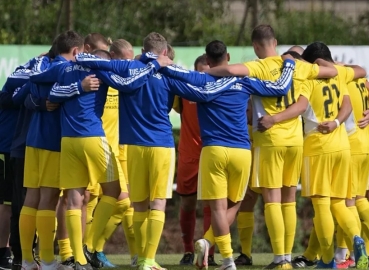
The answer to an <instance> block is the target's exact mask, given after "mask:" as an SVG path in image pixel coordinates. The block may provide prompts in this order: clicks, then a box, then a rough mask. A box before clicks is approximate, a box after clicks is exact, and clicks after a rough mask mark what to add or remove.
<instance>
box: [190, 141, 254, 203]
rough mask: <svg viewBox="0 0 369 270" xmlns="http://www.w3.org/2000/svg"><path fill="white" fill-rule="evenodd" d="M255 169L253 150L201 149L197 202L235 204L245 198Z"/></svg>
mask: <svg viewBox="0 0 369 270" xmlns="http://www.w3.org/2000/svg"><path fill="white" fill-rule="evenodd" d="M250 170H251V151H250V150H248V149H241V148H231V147H222V146H206V147H203V148H202V150H201V155H200V164H199V179H198V184H197V199H199V200H216V199H224V198H228V199H229V200H231V201H233V202H239V201H242V200H243V198H244V197H245V193H246V189H247V183H248V182H249V177H250Z"/></svg>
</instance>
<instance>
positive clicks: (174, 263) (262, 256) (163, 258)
mask: <svg viewBox="0 0 369 270" xmlns="http://www.w3.org/2000/svg"><path fill="white" fill-rule="evenodd" d="M236 255H237V254H235V256H236ZM182 256H183V254H168V255H166V254H159V255H157V256H156V261H157V262H158V263H159V264H160V265H161V266H162V267H165V268H167V269H168V270H172V269H173V270H190V269H191V270H194V269H195V267H194V266H180V265H179V261H180V260H181V258H182ZM107 257H108V259H109V260H110V261H111V262H112V263H113V264H115V265H117V266H118V268H115V269H122V270H123V269H124V270H126V269H133V268H130V267H129V264H130V257H129V256H128V255H107ZM252 258H253V263H254V265H253V266H249V267H247V266H244V267H241V266H239V267H237V269H262V268H264V266H266V265H268V264H269V263H271V261H272V259H273V254H271V253H257V254H252ZM215 260H216V262H217V263H218V264H220V260H221V256H220V255H219V254H215ZM215 268H216V267H209V269H215Z"/></svg>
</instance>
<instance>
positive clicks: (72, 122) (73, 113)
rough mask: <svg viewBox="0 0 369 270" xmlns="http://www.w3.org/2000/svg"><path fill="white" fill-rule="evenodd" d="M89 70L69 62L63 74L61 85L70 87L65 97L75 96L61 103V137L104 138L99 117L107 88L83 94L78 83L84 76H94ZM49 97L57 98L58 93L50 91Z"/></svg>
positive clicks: (103, 86)
mask: <svg viewBox="0 0 369 270" xmlns="http://www.w3.org/2000/svg"><path fill="white" fill-rule="evenodd" d="M95 73H96V72H91V70H90V69H89V68H84V67H83V66H81V65H79V64H77V63H73V62H69V65H67V66H66V67H65V72H64V74H63V79H62V81H63V85H66V86H68V87H69V86H70V91H69V92H68V93H66V94H65V95H71V94H73V92H74V94H75V92H79V93H80V94H76V95H75V96H74V97H72V98H70V99H68V100H66V101H65V102H63V103H62V120H61V126H62V136H63V137H95V136H105V133H104V131H103V128H102V121H101V116H102V114H103V111H104V105H105V101H106V95H107V92H108V86H107V85H106V84H101V85H100V87H99V90H98V91H93V92H84V91H83V90H82V89H81V88H80V87H81V85H80V83H76V82H80V81H82V80H83V79H84V78H85V77H86V76H88V75H90V74H95ZM51 92H52V93H51V95H55V96H59V95H60V94H59V93H56V92H55V91H53V90H52V91H51Z"/></svg>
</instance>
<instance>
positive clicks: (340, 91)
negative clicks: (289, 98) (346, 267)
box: [277, 42, 368, 269]
mask: <svg viewBox="0 0 369 270" xmlns="http://www.w3.org/2000/svg"><path fill="white" fill-rule="evenodd" d="M302 56H303V58H304V59H305V60H307V61H308V62H314V61H316V59H317V58H318V57H320V58H322V59H324V60H326V61H329V62H331V63H334V62H333V59H332V56H331V53H330V51H329V49H328V47H327V46H326V45H325V44H323V43H320V42H314V43H312V44H310V45H309V46H308V47H307V48H306V50H305V51H304V53H303V55H302ZM336 68H337V69H338V72H339V74H338V76H337V77H336V78H335V79H330V80H311V81H306V82H304V83H303V84H302V96H303V97H302V98H301V100H303V101H304V102H305V103H308V109H307V111H306V112H305V113H304V114H303V117H304V120H305V126H304V130H305V141H304V163H303V173H302V195H303V196H307V197H310V198H311V199H312V202H313V206H314V211H315V218H314V227H315V231H316V234H317V237H318V239H319V243H320V248H321V253H322V258H321V260H320V261H319V262H318V266H317V268H335V267H336V263H335V261H334V259H333V256H334V252H333V232H334V223H333V217H334V218H335V219H336V220H337V223H338V225H339V226H340V227H341V228H342V229H343V230H344V232H345V233H347V234H348V236H349V241H350V243H353V248H354V250H355V261H356V267H357V268H360V269H366V268H367V264H368V258H367V256H366V253H365V245H364V241H363V240H362V239H361V238H360V237H358V235H359V234H360V230H359V226H358V224H357V220H356V219H355V215H354V214H353V213H352V212H351V211H350V210H349V209H348V208H347V207H346V205H345V199H344V198H345V197H346V196H347V187H348V182H349V181H348V180H347V179H348V177H349V162H350V160H349V158H350V151H349V149H350V145H349V140H348V137H347V133H346V131H345V128H344V126H342V125H340V123H341V122H343V121H344V120H346V119H347V117H348V116H349V114H350V112H351V104H350V99H349V96H348V91H347V82H349V81H350V80H352V79H354V78H355V77H356V76H363V75H365V71H364V70H363V69H362V68H360V67H353V68H351V67H339V66H336ZM296 106H298V104H297V103H296V104H293V105H292V106H290V107H289V108H288V109H287V110H286V111H284V112H283V115H284V116H286V117H287V114H288V111H293V110H294V109H295V108H294V107H296ZM280 115H282V113H281V114H280ZM288 117H290V116H288ZM285 119H286V118H284V117H281V116H280V117H279V120H278V121H277V123H278V122H281V121H284V120H285ZM322 179H323V180H324V181H322ZM342 179H344V180H343V181H342ZM332 216H333V217H332Z"/></svg>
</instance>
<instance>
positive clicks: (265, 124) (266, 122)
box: [258, 115, 275, 132]
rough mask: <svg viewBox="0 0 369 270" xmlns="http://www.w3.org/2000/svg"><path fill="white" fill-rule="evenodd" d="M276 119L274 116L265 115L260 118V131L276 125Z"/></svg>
mask: <svg viewBox="0 0 369 270" xmlns="http://www.w3.org/2000/svg"><path fill="white" fill-rule="evenodd" d="M274 124H275V121H274V118H273V116H270V115H264V116H262V117H260V118H259V119H258V131H260V132H265V131H267V130H268V129H270V128H271V127H272V126H274Z"/></svg>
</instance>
